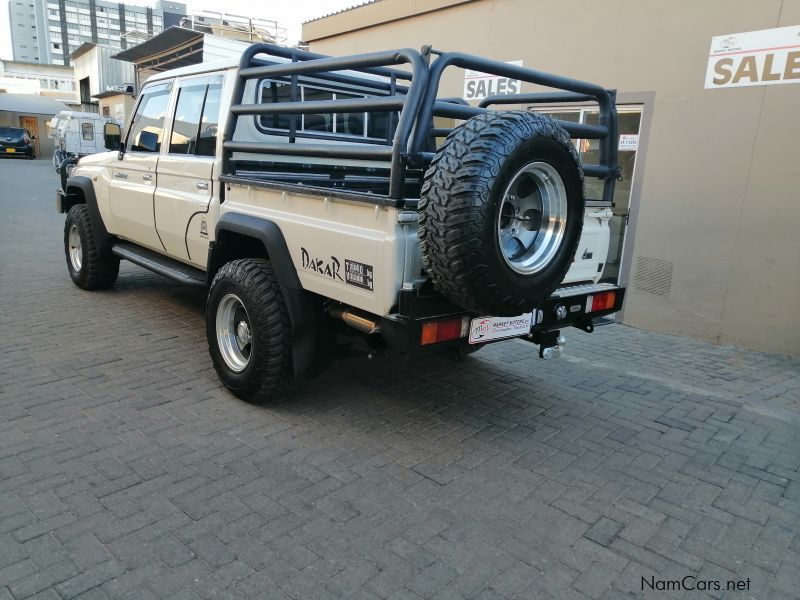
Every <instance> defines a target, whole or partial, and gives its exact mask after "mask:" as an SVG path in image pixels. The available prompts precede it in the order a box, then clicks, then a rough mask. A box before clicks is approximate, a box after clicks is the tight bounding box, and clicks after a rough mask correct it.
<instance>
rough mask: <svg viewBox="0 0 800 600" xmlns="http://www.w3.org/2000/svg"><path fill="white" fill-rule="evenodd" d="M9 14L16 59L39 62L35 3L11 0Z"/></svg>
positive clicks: (25, 0) (12, 44) (13, 50)
mask: <svg viewBox="0 0 800 600" xmlns="http://www.w3.org/2000/svg"><path fill="white" fill-rule="evenodd" d="M32 4H33V6H32ZM8 16H9V26H10V30H11V47H12V52H13V56H14V60H18V61H24V62H39V39H38V38H39V35H38V30H39V29H38V27H37V22H36V7H35V3H32V2H30V1H29V0H9V2H8Z"/></svg>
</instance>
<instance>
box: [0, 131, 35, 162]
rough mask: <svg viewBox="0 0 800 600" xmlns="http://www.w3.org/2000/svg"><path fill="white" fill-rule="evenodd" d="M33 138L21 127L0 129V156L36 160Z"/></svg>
mask: <svg viewBox="0 0 800 600" xmlns="http://www.w3.org/2000/svg"><path fill="white" fill-rule="evenodd" d="M33 140H34V138H33V137H31V134H30V132H29V131H28V130H27V129H24V128H22V127H0V156H20V157H24V158H30V159H31V160H32V159H34V158H36V153H35V150H34V144H33Z"/></svg>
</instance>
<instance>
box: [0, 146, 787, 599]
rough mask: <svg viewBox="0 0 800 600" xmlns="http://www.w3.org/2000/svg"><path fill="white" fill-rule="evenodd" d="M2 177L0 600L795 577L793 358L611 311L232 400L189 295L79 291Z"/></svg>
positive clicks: (528, 593) (51, 222)
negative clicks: (253, 401)
mask: <svg viewBox="0 0 800 600" xmlns="http://www.w3.org/2000/svg"><path fill="white" fill-rule="evenodd" d="M0 184H2V185H1V186H0V188H1V189H0V208H1V209H2V211H1V212H0V248H2V252H0V315H1V319H0V320H1V322H0V395H1V399H0V600H8V599H12V598H13V599H16V600H21V599H22V598H28V597H33V598H37V599H48V600H49V599H53V600H56V599H59V598H62V599H66V598H82V599H103V598H130V599H135V600H148V599H150V598H171V599H188V598H282V599H287V598H295V599H298V600H300V599H302V600H305V599H313V598H339V597H352V598H362V599H368V598H387V597H388V598H393V599H401V598H402V599H418V598H436V599H440V600H445V599H452V598H480V599H481V600H489V599H500V598H525V599H528V598H556V599H561V598H620V597H642V596H644V597H652V598H669V597H691V598H701V597H706V596H707V594H706V593H705V592H699V591H696V592H692V593H686V594H681V593H678V592H675V591H672V592H668V591H647V592H644V591H642V585H643V584H642V578H643V577H644V578H646V579H647V580H648V581H652V582H654V584H655V585H658V582H659V581H662V582H663V581H665V580H672V579H681V578H683V577H684V576H686V575H692V576H695V577H696V578H697V580H698V581H699V580H718V581H721V582H722V584H723V586H724V585H726V582H727V581H728V580H732V581H737V580H741V581H742V582H744V581H745V580H746V579H747V578H750V584H749V588H750V589H749V591H737V592H728V593H727V594H726V593H725V592H716V591H715V592H712V594H711V595H712V596H713V597H723V596H724V597H727V598H767V597H768V598H792V597H794V598H796V597H798V584H800V535H798V527H799V526H800V521H799V520H798V516H799V515H800V474H798V465H799V464H800V441H799V440H798V429H799V427H800V395H799V393H798V390H799V389H800V361H798V360H797V359H790V358H785V357H778V356H770V355H766V354H758V353H750V352H744V351H739V350H735V349H731V348H720V347H716V346H713V345H709V344H704V343H700V342H695V341H691V340H687V339H681V338H675V337H669V336H663V335H656V334H651V333H645V332H642V331H637V330H633V329H629V328H626V327H623V326H608V327H603V328H599V329H598V330H597V332H596V333H595V334H593V335H586V334H583V333H580V332H577V331H576V332H574V333H570V334H569V335H568V342H569V347H568V350H569V352H568V357H567V358H566V359H562V360H561V361H552V362H544V361H539V360H538V359H535V358H534V348H533V347H531V346H529V345H526V344H524V343H522V342H509V343H504V344H501V345H497V346H495V347H492V348H489V349H486V350H485V351H483V352H481V353H480V354H478V355H476V356H474V357H471V358H470V359H469V360H468V361H466V362H465V363H463V364H461V365H459V364H455V363H452V362H449V361H446V360H435V361H429V362H405V361H397V362H392V361H386V360H376V361H374V362H368V361H366V360H363V359H356V358H348V359H343V360H340V361H338V362H337V363H335V364H334V365H333V366H332V367H331V368H330V369H329V370H328V371H327V372H325V373H324V374H323V375H322V376H320V377H319V378H317V379H316V380H315V381H313V382H312V383H311V384H310V385H308V386H307V387H305V388H304V389H302V390H301V391H300V392H298V393H297V394H296V395H295V396H294V397H293V398H291V399H290V400H287V401H284V402H280V403H278V404H272V405H270V406H265V407H257V406H251V405H248V404H245V403H243V402H241V401H239V400H237V399H235V398H233V397H232V396H230V395H229V394H227V393H226V392H225V391H223V390H222V389H221V388H220V386H219V384H218V382H217V379H216V377H215V375H214V373H213V370H212V368H211V365H210V361H209V359H208V356H207V352H206V348H205V338H204V333H203V325H202V314H203V298H202V297H201V295H199V294H196V293H194V292H191V291H189V290H186V289H183V288H181V287H178V286H176V285H172V284H170V283H168V282H166V281H164V280H162V279H159V278H158V277H156V276H154V275H151V274H149V273H147V272H146V271H143V270H141V269H139V268H137V267H134V266H132V265H127V264H124V266H123V268H122V272H121V275H120V279H119V282H118V285H117V287H116V288H115V289H114V290H112V291H108V292H98V293H87V292H83V291H80V290H78V289H77V288H75V287H74V286H73V285H72V284H71V282H70V281H69V278H68V276H67V273H66V268H65V265H64V258H63V251H62V246H61V236H62V229H61V228H62V223H63V218H62V217H61V216H60V215H57V214H55V213H54V211H53V208H52V207H53V199H52V196H53V193H52V190H53V189H54V187H55V185H56V176H55V174H54V172H53V171H52V169H51V168H50V167H49V165H48V163H47V161H37V162H35V163H30V162H25V161H13V162H12V161H2V162H0ZM651 577H653V578H654V579H652V580H651V579H650V578H651ZM687 581H689V582H691V581H692V580H691V579H690V580H687ZM743 585H744V583H743ZM646 589H647V590H649V588H646Z"/></svg>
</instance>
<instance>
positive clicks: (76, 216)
mask: <svg viewBox="0 0 800 600" xmlns="http://www.w3.org/2000/svg"><path fill="white" fill-rule="evenodd" d="M64 254H66V258H67V269H68V270H69V276H70V278H71V279H72V281H73V283H74V284H75V285H77V286H78V287H79V288H81V289H84V290H102V289H105V288H110V287H112V286H113V285H114V282H115V281H116V280H117V275H118V274H119V259H118V258H117V257H116V256H114V255H113V254H111V252H101V251H100V250H99V249H98V248H97V244H96V243H95V240H94V234H93V233H92V221H91V218H90V217H89V207H88V206H86V205H85V204H76V205H75V206H73V207H72V208H70V209H69V212H68V213H67V220H66V222H65V223H64Z"/></svg>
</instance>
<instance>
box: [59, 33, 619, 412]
mask: <svg viewBox="0 0 800 600" xmlns="http://www.w3.org/2000/svg"><path fill="white" fill-rule="evenodd" d="M431 59H432V60H431ZM398 64H406V65H407V66H408V67H409V70H400V69H395V68H393V66H394V65H398ZM449 67H460V68H465V69H473V70H476V71H481V72H485V73H491V74H495V75H498V76H503V77H509V78H514V79H519V80H522V81H523V82H529V83H533V84H538V85H543V86H549V87H551V88H556V89H557V90H559V91H555V92H544V93H536V94H530V93H518V94H514V95H511V96H491V97H488V98H486V99H484V100H483V101H482V102H481V104H480V106H469V105H468V104H467V103H466V102H464V101H462V100H459V99H455V100H454V99H437V93H438V88H439V81H440V78H441V76H442V73H443V72H444V71H445V70H446V69H447V68H449ZM537 102H538V103H542V102H544V103H552V102H581V103H586V102H593V103H596V104H597V105H598V107H599V111H600V120H599V122H600V125H596V126H595V125H582V124H576V123H570V122H562V121H555V120H552V119H550V118H548V117H545V116H542V115H539V114H536V113H533V112H525V111H519V110H510V111H505V110H497V109H496V107H497V105H499V104H509V103H511V104H520V103H526V104H529V103H537ZM490 107H491V108H490ZM614 107H615V104H614V92H613V91H611V90H606V89H605V88H603V87H601V86H598V85H595V84H591V83H587V82H582V81H577V80H573V79H567V78H564V77H560V76H556V75H550V74H546V73H542V72H539V71H535V70H532V69H529V68H524V67H520V66H515V65H510V64H506V63H502V62H498V61H493V60H487V59H484V58H481V57H478V56H472V55H468V54H461V53H450V52H444V53H439V52H431V51H430V48H427V47H426V48H423V50H422V52H417V51H415V50H410V49H403V50H392V51H387V52H376V53H371V54H363V55H357V56H348V57H342V58H332V57H325V56H321V55H318V54H312V53H309V52H303V51H300V50H295V49H288V48H282V47H278V46H272V45H268V44H256V45H253V46H251V47H250V48H249V49H247V50H246V51H245V52H244V53H243V55H242V57H241V60H240V61H239V62H238V64H234V63H220V64H208V63H206V64H200V65H195V66H191V67H185V68H181V69H176V70H174V71H169V72H165V73H161V74H158V75H155V76H153V77H151V78H150V79H149V80H148V82H147V84H146V85H145V86H144V87H143V89H142V91H141V93H140V95H139V98H138V101H137V104H136V108H135V110H134V114H133V117H132V118H131V119H130V120H129V125H128V127H127V130H126V132H125V134H124V136H123V142H122V145H121V146H120V148H119V149H118V150H117V149H116V148H115V147H114V145H113V144H109V147H110V148H114V149H115V151H114V152H106V153H103V154H96V155H92V156H88V157H85V158H83V159H81V160H80V161H79V163H78V165H77V166H76V168H75V170H74V172H73V174H72V176H71V177H69V179H68V181H67V182H66V184H65V186H64V188H63V190H62V191H60V192H59V194H58V196H57V208H58V210H59V211H60V212H66V213H67V217H66V223H65V229H64V250H65V254H66V261H67V268H68V271H69V274H70V277H71V278H72V280H73V282H74V283H75V284H76V285H77V286H78V287H80V288H83V289H87V290H95V289H102V288H108V287H111V286H113V285H114V282H115V280H116V279H117V274H118V270H119V261H120V259H126V260H129V261H131V262H133V263H136V264H138V265H141V266H143V267H145V268H147V269H150V270H152V271H154V272H156V273H160V274H162V275H164V276H166V277H169V278H171V279H173V280H175V281H180V282H183V283H186V284H189V285H195V286H198V287H199V288H201V289H204V290H205V291H206V293H207V304H206V335H207V338H208V344H209V350H210V353H211V358H212V362H213V364H214V367H215V368H216V370H217V373H218V375H219V377H220V379H221V380H222V382H223V383H224V385H225V386H227V388H228V389H230V390H231V391H232V392H233V393H234V394H236V395H238V396H240V397H242V398H245V399H248V400H263V399H266V398H270V397H274V396H278V395H281V394H282V393H284V392H285V391H286V390H287V389H288V388H289V387H290V385H292V383H293V382H295V381H298V380H301V379H303V378H304V377H307V376H308V375H310V374H312V373H313V372H314V371H315V370H316V369H317V368H318V364H319V362H318V360H319V358H320V357H321V356H324V354H325V352H326V351H328V349H329V348H331V347H332V344H333V343H334V342H335V340H336V337H337V336H339V335H342V334H350V335H356V336H358V337H360V338H361V339H363V340H364V341H365V342H366V348H367V349H368V351H369V352H370V353H374V352H384V351H386V352H398V353H402V354H424V353H431V352H449V353H453V354H457V355H459V356H463V355H464V354H468V353H469V352H472V351H474V350H476V349H478V348H480V347H482V346H483V345H485V344H487V343H492V342H496V341H498V340H501V339H508V338H514V337H516V338H521V339H523V340H527V341H530V342H533V343H535V344H537V345H538V346H539V356H541V357H544V358H549V357H553V356H557V355H558V354H559V353H560V351H561V349H562V347H563V345H564V338H563V336H562V335H561V330H562V329H564V328H566V327H570V326H571V327H577V328H579V329H582V330H583V331H586V332H591V331H592V330H593V327H594V326H593V322H594V320H595V319H596V318H598V317H601V316H604V315H608V314H609V313H613V312H615V311H617V310H619V309H620V308H621V306H622V302H623V296H624V292H625V290H624V289H623V288H620V287H618V286H616V285H613V284H608V283H598V282H599V279H600V277H601V274H602V271H603V266H604V262H605V257H606V254H607V251H608V244H609V230H608V220H609V218H610V216H611V211H610V208H609V207H610V206H611V199H612V196H613V191H614V182H615V179H616V178H617V176H618V168H617V137H618V136H617V119H616V112H615V108H614ZM434 117H437V118H449V119H452V120H453V121H452V127H433V119H434ZM440 125H441V123H440ZM571 136H572V137H576V138H584V139H586V138H589V139H598V140H599V147H600V153H599V155H600V161H599V162H600V164H596V165H587V164H584V165H581V163H580V161H579V159H578V155H577V153H576V151H575V147H574V146H573V144H572V142H571V141H570V137H571ZM584 176H588V177H597V178H600V179H601V180H603V181H604V186H603V190H604V191H603V195H602V197H601V198H594V199H588V200H587V199H585V198H584V188H583V178H584Z"/></svg>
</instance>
